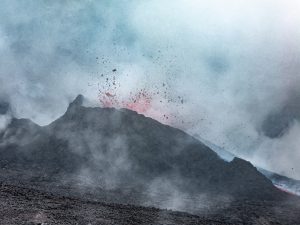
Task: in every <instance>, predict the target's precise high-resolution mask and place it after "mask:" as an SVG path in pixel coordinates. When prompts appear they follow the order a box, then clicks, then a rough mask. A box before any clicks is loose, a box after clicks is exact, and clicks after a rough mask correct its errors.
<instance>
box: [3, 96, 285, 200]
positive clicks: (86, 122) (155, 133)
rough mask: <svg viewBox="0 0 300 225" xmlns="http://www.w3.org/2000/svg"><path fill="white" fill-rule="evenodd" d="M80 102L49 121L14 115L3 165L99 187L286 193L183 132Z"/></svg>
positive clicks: (260, 195) (271, 196)
mask: <svg viewBox="0 0 300 225" xmlns="http://www.w3.org/2000/svg"><path fill="white" fill-rule="evenodd" d="M82 101H83V97H82V96H81V95H79V96H78V97H77V98H76V99H75V100H74V101H73V102H72V103H71V104H70V105H69V107H68V109H67V111H66V113H65V114H64V115H63V116H62V117H60V118H59V119H57V120H56V121H54V122H53V123H51V124H50V125H48V126H44V127H41V126H38V125H36V124H34V123H33V122H32V121H30V120H26V119H13V120H12V122H11V123H10V124H9V126H8V127H7V128H6V130H4V131H3V132H2V133H1V134H0V166H1V167H2V168H6V169H18V170H26V171H32V173H35V172H36V173H43V174H44V175H45V177H47V179H48V180H55V179H64V180H68V179H70V178H72V179H75V180H78V181H79V182H83V183H85V184H87V183H88V184H91V183H92V185H95V186H101V187H102V188H104V189H118V188H121V189H122V188H134V189H138V190H149V189H151V190H152V189H155V190H156V191H157V190H161V189H163V190H164V191H169V192H173V191H174V190H176V191H179V192H182V193H188V194H189V195H198V194H201V193H205V194H207V195H226V196H232V197H234V198H254V199H277V198H281V197H283V195H284V194H283V193H282V192H280V191H278V190H277V189H276V188H274V186H273V185H272V183H271V182H270V181H269V180H268V179H267V178H266V177H265V176H263V175H262V174H261V173H259V172H258V171H257V170H256V168H255V167H253V166H252V165H251V164H250V163H249V162H247V161H244V160H242V159H239V158H235V159H234V160H233V161H231V162H225V161H223V160H222V159H220V158H219V157H218V155H217V154H216V153H215V152H213V151H212V150H211V149H209V148H208V147H207V146H205V145H204V144H202V143H201V142H200V141H198V140H197V139H195V138H193V137H191V136H189V135H187V134H186V133H184V132H182V131H181V130H178V129H175V128H172V127H170V126H166V125H163V124H161V123H159V122H157V121H155V120H153V119H151V118H147V117H145V116H143V115H139V114H137V113H136V112H133V111H129V110H126V109H122V110H116V109H113V108H89V107H83V106H82ZM167 184H168V185H167Z"/></svg>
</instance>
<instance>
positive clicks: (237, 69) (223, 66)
mask: <svg viewBox="0 0 300 225" xmlns="http://www.w3.org/2000/svg"><path fill="white" fill-rule="evenodd" d="M299 12H300V5H299V3H297V2H295V1H288V2H287V1H283V0H276V1H271V0H263V1H258V0H255V1H250V0H245V1H237V0H230V1H226V4H225V3H224V2H221V1H219V0H213V1H202V0H201V1H196V0H188V1H183V0H174V1H172V2H170V1H166V0H159V1H158V0H151V1H135V0H132V1H93V0H85V1H63V2H62V1H56V0H55V1H39V2H36V1H33V0H29V1H16V0H4V1H2V2H1V8H0V15H1V18H2V19H1V21H0V51H1V54H0V62H1V65H2V66H1V67H0V97H1V99H2V98H5V100H6V101H7V102H9V103H10V105H11V111H12V113H13V114H14V115H15V116H17V117H26V118H30V119H32V120H34V121H35V122H37V123H39V124H41V125H45V124H47V123H50V122H51V121H52V120H53V119H55V118H57V117H58V116H60V115H61V114H62V113H63V112H64V111H65V109H66V107H67V105H68V103H69V102H70V101H71V99H73V98H74V97H75V96H76V95H77V94H79V93H82V94H83V95H85V97H87V98H88V99H89V101H90V104H91V105H99V104H100V102H99V99H98V98H99V96H98V94H99V86H100V87H101V86H102V85H103V83H105V81H106V80H105V79H107V78H109V79H112V77H113V76H115V80H116V81H114V82H116V83H117V84H118V85H119V86H118V89H117V91H116V93H117V94H118V96H121V98H122V99H126V98H128V97H129V96H130V92H136V90H139V89H143V88H147V90H152V89H154V91H155V92H159V94H158V95H156V96H154V97H153V99H152V102H151V108H150V109H147V111H146V112H145V114H146V115H148V116H152V117H153V118H156V119H158V120H160V121H162V122H164V123H169V124H170V125H173V126H176V127H178V128H181V129H184V130H185V131H187V132H189V133H191V134H197V135H198V136H201V137H203V138H204V139H206V140H209V141H210V142H212V143H215V144H217V145H219V146H221V147H223V148H225V149H227V150H229V151H232V152H233V153H234V154H237V155H239V156H241V157H244V158H246V159H248V160H251V161H252V162H254V163H256V164H258V165H261V166H264V167H266V168H267V169H271V170H274V171H276V172H281V173H283V174H285V175H289V176H292V177H294V178H298V179H300V166H299V163H298V162H299V160H300V158H299V157H300V151H299V147H298V146H299V145H298V142H299V141H298V137H299V134H300V133H299V129H298V126H299V125H298V123H299V118H300V117H299V115H300V114H299V113H300V112H299V107H298V105H299V97H298V96H300V93H299V79H300V75H299V68H300V63H299V62H300V61H299V56H300V47H299V45H298V42H299V39H300V31H299V29H298V27H299V25H300V24H299V23H300V22H299V21H300V20H299V16H298V15H299ZM165 87H167V88H165ZM166 89H167V90H166ZM164 92H167V93H164ZM165 95H167V97H166V96H165ZM178 97H180V99H181V98H182V99H181V100H180V101H179V103H180V104H178V101H175V102H174V101H173V100H174V99H177V98H178ZM162 99H163V100H164V101H162ZM168 99H171V100H169V101H168ZM161 101H162V102H161ZM181 101H182V102H181ZM181 103H182V104H181ZM162 114H165V115H167V116H168V117H170V119H169V120H164V117H163V116H162ZM174 115H175V116H174Z"/></svg>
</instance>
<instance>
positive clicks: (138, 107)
mask: <svg viewBox="0 0 300 225" xmlns="http://www.w3.org/2000/svg"><path fill="white" fill-rule="evenodd" d="M99 100H100V102H101V104H102V106H103V107H106V108H111V107H115V108H127V109H130V110H133V111H136V112H138V113H142V114H145V113H147V111H149V110H150V109H151V105H152V96H151V94H149V93H148V92H147V91H146V90H144V89H142V90H140V91H139V92H138V93H137V94H132V93H130V96H129V98H128V99H127V100H120V99H119V98H118V96H117V95H116V94H112V93H111V92H105V93H104V94H102V95H100V94H99Z"/></svg>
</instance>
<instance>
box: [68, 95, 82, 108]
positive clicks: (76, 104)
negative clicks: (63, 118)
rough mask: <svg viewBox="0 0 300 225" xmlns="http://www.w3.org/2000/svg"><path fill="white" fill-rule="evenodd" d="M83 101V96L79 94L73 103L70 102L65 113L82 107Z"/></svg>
mask: <svg viewBox="0 0 300 225" xmlns="http://www.w3.org/2000/svg"><path fill="white" fill-rule="evenodd" d="M83 100H84V96H83V95H81V94H79V95H78V96H77V97H76V98H75V99H74V101H72V102H71V103H70V104H69V107H68V110H67V111H73V110H75V109H76V108H78V107H80V106H82V104H83Z"/></svg>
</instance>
